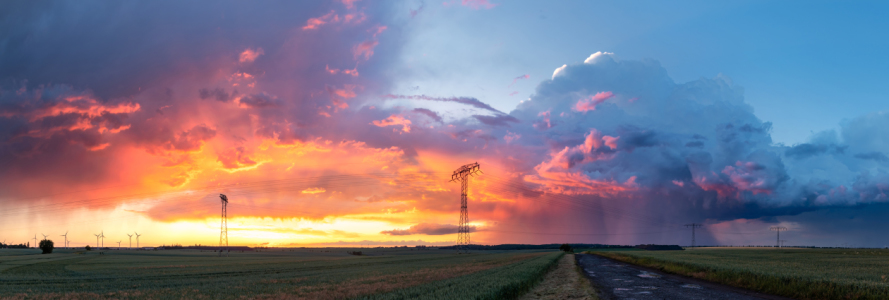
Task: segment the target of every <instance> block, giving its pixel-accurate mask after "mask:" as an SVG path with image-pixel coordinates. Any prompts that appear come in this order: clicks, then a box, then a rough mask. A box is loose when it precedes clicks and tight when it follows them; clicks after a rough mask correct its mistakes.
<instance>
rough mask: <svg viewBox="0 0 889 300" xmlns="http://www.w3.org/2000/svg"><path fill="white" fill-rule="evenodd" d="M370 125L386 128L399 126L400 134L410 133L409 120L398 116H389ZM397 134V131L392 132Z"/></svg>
mask: <svg viewBox="0 0 889 300" xmlns="http://www.w3.org/2000/svg"><path fill="white" fill-rule="evenodd" d="M371 124H373V125H376V126H377V127H386V126H398V125H401V132H403V133H409V132H411V120H408V119H405V118H404V117H402V116H400V115H391V116H389V117H388V118H385V119H383V120H379V121H373V122H372V123H371ZM394 131H395V132H398V129H395V130H394Z"/></svg>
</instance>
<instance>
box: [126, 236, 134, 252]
mask: <svg viewBox="0 0 889 300" xmlns="http://www.w3.org/2000/svg"><path fill="white" fill-rule="evenodd" d="M127 236H129V237H130V247H129V248H127V249H133V235H132V234H129V233H127Z"/></svg>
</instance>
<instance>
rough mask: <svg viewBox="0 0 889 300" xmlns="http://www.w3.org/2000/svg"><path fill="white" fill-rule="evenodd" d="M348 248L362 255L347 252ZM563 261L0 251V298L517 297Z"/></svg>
mask: <svg viewBox="0 0 889 300" xmlns="http://www.w3.org/2000/svg"><path fill="white" fill-rule="evenodd" d="M7 250H8V251H7ZM355 250H359V251H362V253H363V254H364V255H360V256H359V255H351V254H348V253H347V252H350V251H355ZM100 253H104V254H100ZM560 257H561V253H560V252H558V251H475V252H474V253H472V254H468V255H467V254H456V253H455V252H454V251H453V250H450V251H449V250H418V249H411V248H406V249H401V248H400V249H392V248H389V249H344V248H327V249H264V250H260V251H255V252H254V251H248V252H232V253H231V254H230V256H229V257H219V256H218V255H217V253H216V252H211V251H200V250H159V251H141V250H140V251H137V250H132V251H128V250H103V251H83V250H77V251H72V250H64V249H57V251H55V252H54V253H52V254H45V255H44V254H39V250H34V251H30V250H13V249H0V282H3V284H0V298H4V299H6V298H12V299H16V298H19V299H26V298H28V299H30V298H47V299H52V298H56V299H95V298H114V299H128V298H173V299H184V298H188V299H200V298H206V299H226V298H228V299H237V298H241V297H242V296H243V297H248V298H276V299H350V298H361V299H410V298H418V297H422V298H425V299H454V298H457V299H468V298H478V299H499V298H514V297H516V296H519V295H521V294H522V293H524V292H526V291H527V290H528V289H530V288H531V287H533V285H534V284H535V283H536V282H538V279H540V278H541V277H542V276H544V275H545V274H546V271H547V270H549V269H551V267H552V266H553V265H554V264H556V263H557V262H558V259H559V258H560Z"/></svg>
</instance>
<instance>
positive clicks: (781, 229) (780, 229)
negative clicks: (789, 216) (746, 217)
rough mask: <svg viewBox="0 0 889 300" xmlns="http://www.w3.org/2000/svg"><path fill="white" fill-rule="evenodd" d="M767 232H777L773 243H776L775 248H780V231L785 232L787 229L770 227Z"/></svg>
mask: <svg viewBox="0 0 889 300" xmlns="http://www.w3.org/2000/svg"><path fill="white" fill-rule="evenodd" d="M769 230H771V231H777V232H778V238H777V239H776V240H775V241H777V243H776V244H775V247H778V248H780V247H781V231H787V227H784V226H772V227H770V228H769Z"/></svg>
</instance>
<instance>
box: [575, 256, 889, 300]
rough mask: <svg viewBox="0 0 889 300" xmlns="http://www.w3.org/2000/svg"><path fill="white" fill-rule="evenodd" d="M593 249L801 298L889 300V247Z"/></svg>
mask: <svg viewBox="0 0 889 300" xmlns="http://www.w3.org/2000/svg"><path fill="white" fill-rule="evenodd" d="M589 253H593V254H598V255H602V256H605V257H610V258H614V259H618V260H621V261H625V262H629V263H633V264H637V265H642V266H648V267H653V268H657V269H661V270H664V271H666V272H670V273H676V274H682V275H687V276H691V277H696V278H701V279H705V280H709V281H714V282H719V283H724V284H728V285H733V286H737V287H743V288H748V289H752V290H757V291H761V292H765V293H768V294H774V295H781V296H786V297H791V298H798V299H889V250H883V249H793V248H782V249H777V248H740V249H739V248H698V249H691V250H685V251H607V252H605V251H603V252H597V251H591V252H589Z"/></svg>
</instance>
